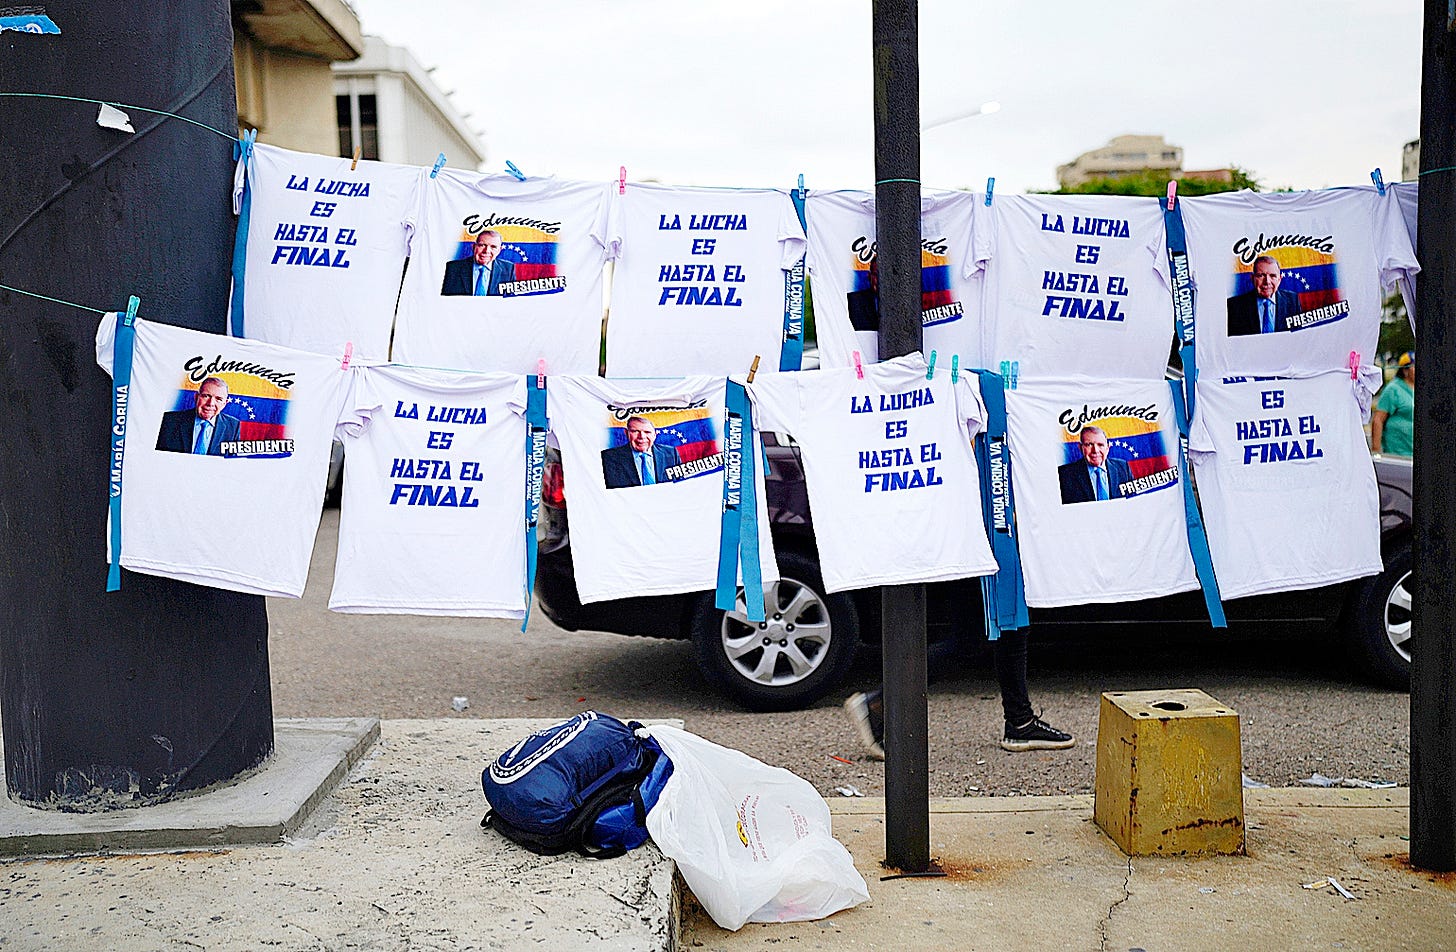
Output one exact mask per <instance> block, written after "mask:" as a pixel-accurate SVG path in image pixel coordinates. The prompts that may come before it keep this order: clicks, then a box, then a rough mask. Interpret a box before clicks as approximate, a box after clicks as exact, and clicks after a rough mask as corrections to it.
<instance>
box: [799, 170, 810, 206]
mask: <svg viewBox="0 0 1456 952" xmlns="http://www.w3.org/2000/svg"><path fill="white" fill-rule="evenodd" d="M798 192H799V201H801V202H802V201H803V200H804V199H805V198H806V197H808V195H809V190H808V189H807V188H805V187H804V173H803V172H800V173H799V188H798Z"/></svg>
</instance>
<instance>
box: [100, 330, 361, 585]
mask: <svg viewBox="0 0 1456 952" xmlns="http://www.w3.org/2000/svg"><path fill="white" fill-rule="evenodd" d="M115 331H116V318H115V316H114V315H110V314H108V315H106V316H105V317H103V318H102V319H101V323H100V325H99V326H98V327H97V329H96V362H97V363H98V364H100V365H101V368H102V369H103V370H105V371H106V372H107V373H111V370H112V346H113V340H114V337H115ZM355 372H357V371H354V370H351V371H344V370H341V369H340V367H339V358H338V357H336V356H327V357H326V356H321V355H318V354H306V353H304V352H302V351H297V350H292V349H290V348H286V347H278V346H276V345H273V344H264V343H261V342H258V341H251V340H243V339H239V338H235V337H223V336H220V335H217V334H204V333H202V332H200V331H193V330H187V329H185V328H181V327H171V326H169V325H166V324H153V323H151V322H150V321H144V320H140V319H138V320H137V322H136V344H135V349H134V352H133V357H132V370H131V386H130V389H129V391H128V397H127V408H126V441H125V458H124V461H123V464H122V495H121V500H122V502H121V516H122V519H121V564H122V565H123V566H124V567H126V568H129V569H132V570H134V571H137V572H146V573H148V574H150V575H163V576H166V577H167V578H175V579H180V580H182V581H184V582H196V583H197V584H199V585H210V586H212V587H214V588H225V589H231V590H232V591H236V592H248V593H251V594H254V595H283V596H288V597H290V598H297V597H298V596H299V595H300V594H302V592H303V585H304V580H305V579H306V578H307V577H308V562H309V558H310V556H311V555H312V554H313V539H314V535H315V533H316V532H317V531H318V523H319V513H320V511H322V509H323V500H324V484H325V482H326V481H327V479H328V467H329V446H330V444H331V443H332V436H333V431H334V425H335V424H336V423H337V422H338V420H339V415H340V413H341V411H342V409H343V408H344V407H345V406H346V401H347V399H348V397H349V391H350V387H351V384H352V382H353V374H354V373H355ZM214 377H216V378H220V379H221V380H222V381H223V382H224V383H225V384H226V385H227V397H228V401H227V404H226V406H224V407H223V409H222V411H221V413H219V414H218V415H217V416H215V417H214V418H213V419H212V421H211V422H210V423H209V424H208V426H207V427H201V429H203V430H204V432H203V433H201V434H199V433H198V432H197V431H198V430H199V428H200V427H199V425H198V414H197V412H196V411H195V410H194V405H195V403H196V399H197V393H198V390H199V388H201V387H202V386H203V385H205V384H206V383H207V381H208V380H211V379H212V378H214ZM218 389H219V388H217V386H216V384H212V385H210V386H208V387H207V390H208V392H209V393H210V394H216V392H217V390H218ZM208 431H210V432H208ZM199 439H200V440H201V442H202V445H203V448H204V449H205V452H203V453H198V452H196V451H197V449H198V442H199ZM108 540H109V536H108ZM108 548H109V544H108Z"/></svg>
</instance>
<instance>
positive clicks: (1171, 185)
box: [1168, 179, 1178, 212]
mask: <svg viewBox="0 0 1456 952" xmlns="http://www.w3.org/2000/svg"><path fill="white" fill-rule="evenodd" d="M1177 203H1178V180H1177V179H1170V180H1169V182H1168V211H1170V212H1171V211H1172V210H1173V206H1174V205H1176V204H1177Z"/></svg>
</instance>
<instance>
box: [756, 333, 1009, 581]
mask: <svg viewBox="0 0 1456 952" xmlns="http://www.w3.org/2000/svg"><path fill="white" fill-rule="evenodd" d="M925 372H926V361H925V358H924V357H923V356H921V355H920V354H911V355H909V356H906V357H897V358H895V359H894V360H887V361H885V362H884V363H881V364H873V365H866V366H865V367H864V379H863V380H861V379H859V378H858V377H857V376H856V374H855V372H854V370H853V368H836V369H833V370H810V371H802V372H799V373H768V374H764V373H760V374H758V375H757V376H756V377H755V378H754V381H753V383H751V384H749V385H748V388H749V393H750V395H751V397H752V399H753V404H754V411H755V414H756V416H757V418H758V422H759V426H760V427H762V428H765V429H770V430H781V431H784V432H787V433H790V434H792V435H793V437H794V439H795V440H796V441H798V443H799V445H800V446H801V447H802V448H803V453H804V482H805V486H806V488H807V489H808V492H809V505H810V507H811V508H812V509H813V512H814V538H815V540H816V542H817V543H818V547H819V568H820V571H821V572H822V573H823V575H824V587H825V589H826V590H827V591H830V592H838V591H843V590H844V589H851V588H866V587H868V586H872V585H903V584H910V583H915V582H938V581H943V580H945V579H954V578H967V577H970V576H975V575H989V574H990V573H992V572H995V571H996V559H995V557H994V556H992V554H991V547H990V545H989V544H988V543H987V541H986V531H985V528H984V525H983V523H982V521H981V490H980V482H979V475H978V472H977V468H976V458H975V454H974V452H973V451H972V448H971V440H972V439H973V438H974V437H975V435H976V433H977V432H979V431H980V428H981V425H982V424H983V423H984V422H985V407H984V406H983V405H982V403H981V398H980V394H979V393H977V391H976V383H975V378H974V377H973V376H972V375H971V374H969V373H966V374H963V375H961V378H960V380H959V381H958V382H957V383H955V384H952V383H951V382H950V369H949V368H945V369H937V370H936V372H935V377H934V379H933V380H926V379H925Z"/></svg>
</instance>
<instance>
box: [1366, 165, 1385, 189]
mask: <svg viewBox="0 0 1456 952" xmlns="http://www.w3.org/2000/svg"><path fill="white" fill-rule="evenodd" d="M1370 181H1372V182H1374V183H1375V191H1377V192H1379V193H1380V194H1381V195H1384V194H1385V179H1384V178H1383V177H1381V175H1380V170H1379V169H1376V170H1375V171H1373V172H1371V173H1370Z"/></svg>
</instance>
